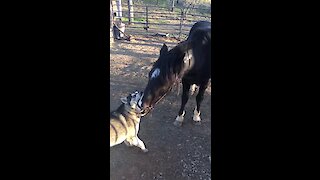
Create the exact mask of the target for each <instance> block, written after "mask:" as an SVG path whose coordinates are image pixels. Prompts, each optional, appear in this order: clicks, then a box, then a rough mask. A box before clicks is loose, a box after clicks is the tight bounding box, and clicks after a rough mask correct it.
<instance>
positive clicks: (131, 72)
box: [110, 0, 214, 180]
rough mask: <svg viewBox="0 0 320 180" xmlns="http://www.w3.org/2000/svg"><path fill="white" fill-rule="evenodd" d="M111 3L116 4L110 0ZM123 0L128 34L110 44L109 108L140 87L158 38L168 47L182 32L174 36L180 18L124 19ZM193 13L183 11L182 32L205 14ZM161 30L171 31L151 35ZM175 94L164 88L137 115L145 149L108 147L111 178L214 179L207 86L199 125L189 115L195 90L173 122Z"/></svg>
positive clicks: (157, 47) (156, 50)
mask: <svg viewBox="0 0 320 180" xmlns="http://www.w3.org/2000/svg"><path fill="white" fill-rule="evenodd" d="M151 2H152V3H153V5H155V2H157V1H156V0H154V1H150V2H149V4H151ZM160 2H164V1H161V0H159V1H158V3H159V6H165V4H160ZM113 3H114V5H115V2H113ZM126 3H127V1H123V4H122V10H123V14H122V16H123V17H124V18H123V20H124V22H125V24H126V30H125V32H126V33H127V34H129V35H132V37H133V38H132V40H131V41H126V40H120V41H118V40H115V42H114V45H113V46H112V47H111V48H110V108H111V109H110V111H112V110H115V109H116V108H117V107H118V106H119V105H120V104H121V101H120V98H121V97H125V96H127V95H128V93H130V92H132V91H134V90H143V89H144V87H145V86H146V84H147V81H148V78H147V75H148V72H149V71H150V69H151V67H152V63H153V62H155V61H156V60H157V58H158V56H159V51H160V48H161V46H162V45H163V43H166V44H167V45H168V47H169V49H171V48H173V47H174V46H176V45H177V44H178V43H179V42H180V41H181V40H183V39H184V38H185V37H182V38H181V39H180V40H178V39H177V38H175V37H176V36H178V34H179V26H176V24H179V23H180V21H179V20H169V19H165V18H164V20H153V21H151V19H150V23H151V22H154V23H158V24H159V25H157V24H150V25H149V29H148V31H146V30H145V29H143V27H144V25H145V24H143V21H140V22H141V23H136V22H134V24H130V25H129V24H128V19H126V18H125V17H126V13H125V11H126V8H127V7H126ZM138 4H140V5H141V6H142V7H143V6H144V8H141V11H143V9H145V5H146V4H145V3H143V1H134V11H137V12H138V10H139V8H138V7H136V5H138ZM209 7H210V6H209ZM115 8H116V7H114V10H116V9H115ZM155 9H156V8H155ZM176 9H177V10H176ZM154 12H159V13H160V14H163V15H162V16H164V17H166V16H165V13H167V14H174V15H175V16H178V14H179V13H180V10H179V9H178V8H174V12H171V11H170V10H169V9H168V8H166V9H165V8H158V9H156V10H154ZM141 14H142V13H141ZM135 16H137V17H136V21H137V22H139V21H138V20H139V18H138V17H139V16H138V13H135ZM171 16H173V15H171ZM142 17H143V16H141V18H142ZM155 17H156V16H155ZM159 17H161V16H159ZM197 18H198V19H196V18H194V19H192V16H190V19H189V16H187V19H189V21H185V26H184V27H183V28H184V33H186V34H185V35H187V34H188V32H189V30H190V28H191V26H192V25H193V24H194V23H195V22H196V21H198V20H208V19H207V18H205V17H197ZM160 19H163V17H162V18H160ZM155 21H156V22H155ZM209 21H210V20H209ZM171 23H172V24H171ZM161 32H163V33H169V34H170V36H169V37H158V36H153V35H154V34H155V33H161ZM180 96H181V94H180V95H179V96H177V94H176V92H175V91H173V92H171V93H169V94H168V95H167V96H166V97H165V98H164V99H163V100H162V101H161V102H160V103H159V104H158V105H157V106H156V107H155V109H154V110H153V111H152V112H151V113H150V114H149V115H147V116H146V117H143V118H142V119H141V123H140V130H139V133H138V136H139V137H140V139H141V140H142V141H144V143H145V145H146V147H147V148H148V149H149V152H148V153H143V152H142V151H140V149H138V148H136V147H127V146H126V145H125V144H120V145H117V146H114V147H112V148H110V179H111V180H121V179H127V180H151V179H167V180H195V179H201V180H205V179H206V180H209V179H212V178H213V179H214V175H211V158H214V157H212V156H213V155H211V87H209V88H208V89H207V91H206V93H205V97H204V101H203V103H202V107H201V118H202V124H201V125H198V126H197V125H194V124H193V121H192V114H193V108H194V107H195V104H196V103H195V96H190V98H189V101H188V104H187V105H186V109H185V110H186V115H185V120H184V124H183V126H182V127H180V128H178V127H175V126H174V125H173V122H174V119H175V117H176V115H177V113H178V110H179V108H180V104H181V97H180Z"/></svg>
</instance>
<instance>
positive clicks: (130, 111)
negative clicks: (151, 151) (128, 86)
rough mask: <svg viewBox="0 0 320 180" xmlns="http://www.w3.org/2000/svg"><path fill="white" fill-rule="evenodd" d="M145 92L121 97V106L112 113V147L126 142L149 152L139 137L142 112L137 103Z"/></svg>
mask: <svg viewBox="0 0 320 180" xmlns="http://www.w3.org/2000/svg"><path fill="white" fill-rule="evenodd" d="M142 96H143V92H138V91H136V92H134V93H132V94H130V95H129V96H127V97H125V98H121V101H122V104H121V105H120V107H119V108H118V109H117V110H115V111H113V112H111V113H110V147H112V146H115V145H118V144H121V143H122V142H124V143H125V144H126V145H128V146H137V147H139V148H140V149H141V150H142V151H143V152H148V149H146V147H145V145H144V143H143V142H142V141H141V140H140V139H139V137H138V131H139V124H140V119H141V116H140V112H141V109H140V108H139V106H138V105H137V104H138V102H139V100H140V99H141V98H142Z"/></svg>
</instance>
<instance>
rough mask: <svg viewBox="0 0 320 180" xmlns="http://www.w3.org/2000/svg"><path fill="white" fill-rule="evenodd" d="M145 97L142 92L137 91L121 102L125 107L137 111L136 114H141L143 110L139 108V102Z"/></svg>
mask: <svg viewBox="0 0 320 180" xmlns="http://www.w3.org/2000/svg"><path fill="white" fill-rule="evenodd" d="M142 97H143V92H142V91H137V90H136V91H135V92H133V93H131V94H129V95H128V96H127V97H123V98H121V102H122V103H124V104H125V105H127V106H129V107H131V109H135V110H136V112H139V113H140V112H141V108H140V107H139V106H138V102H139V101H141V98H142Z"/></svg>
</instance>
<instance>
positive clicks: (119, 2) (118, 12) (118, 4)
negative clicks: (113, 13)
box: [116, 0, 122, 18]
mask: <svg viewBox="0 0 320 180" xmlns="http://www.w3.org/2000/svg"><path fill="white" fill-rule="evenodd" d="M116 3H117V16H118V17H119V18H122V5H121V0H116Z"/></svg>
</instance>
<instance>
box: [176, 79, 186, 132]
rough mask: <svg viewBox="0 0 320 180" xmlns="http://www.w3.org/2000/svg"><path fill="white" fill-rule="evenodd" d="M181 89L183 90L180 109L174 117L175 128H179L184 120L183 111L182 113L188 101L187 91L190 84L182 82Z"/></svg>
mask: <svg viewBox="0 0 320 180" xmlns="http://www.w3.org/2000/svg"><path fill="white" fill-rule="evenodd" d="M182 87H183V90H182V98H181V100H182V102H181V107H180V110H179V114H178V116H177V117H176V120H175V121H174V123H173V124H174V125H175V126H181V125H182V122H183V119H184V115H185V111H184V108H185V106H186V104H187V102H188V99H189V89H190V84H189V83H187V82H185V81H184V80H182Z"/></svg>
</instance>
